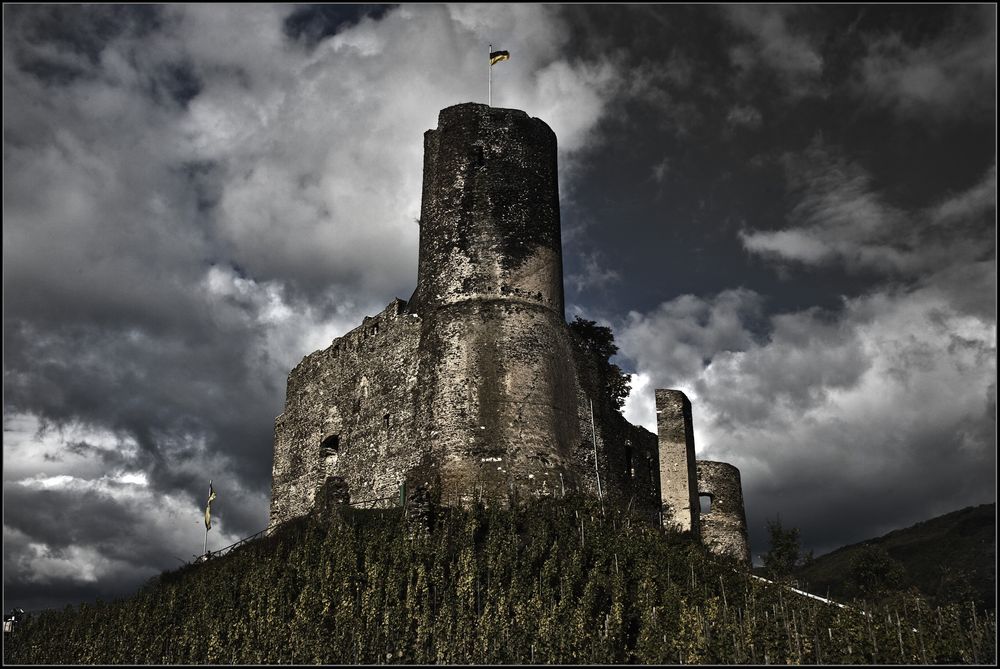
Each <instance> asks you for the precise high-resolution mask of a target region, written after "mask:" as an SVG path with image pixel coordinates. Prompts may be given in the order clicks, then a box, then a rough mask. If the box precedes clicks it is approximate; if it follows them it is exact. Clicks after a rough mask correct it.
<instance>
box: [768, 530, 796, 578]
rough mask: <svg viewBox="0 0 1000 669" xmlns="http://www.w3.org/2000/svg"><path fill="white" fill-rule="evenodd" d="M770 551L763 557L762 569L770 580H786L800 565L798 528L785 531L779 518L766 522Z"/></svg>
mask: <svg viewBox="0 0 1000 669" xmlns="http://www.w3.org/2000/svg"><path fill="white" fill-rule="evenodd" d="M767 534H768V540H769V545H770V550H768V552H767V553H766V554H765V555H764V569H765V570H766V571H767V573H768V575H769V576H770V577H771V578H774V579H778V580H784V579H788V578H789V577H790V576H791V574H792V570H793V569H795V567H796V566H797V565H798V564H799V563H800V561H801V556H800V548H799V528H797V527H791V528H789V529H787V530H786V529H785V528H784V527H782V525H781V518H780V517H779V518H777V519H776V520H769V521H767Z"/></svg>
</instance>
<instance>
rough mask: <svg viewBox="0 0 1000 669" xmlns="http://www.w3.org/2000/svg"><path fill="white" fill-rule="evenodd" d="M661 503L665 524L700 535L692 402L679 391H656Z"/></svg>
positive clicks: (660, 389) (659, 389) (661, 389)
mask: <svg viewBox="0 0 1000 669" xmlns="http://www.w3.org/2000/svg"><path fill="white" fill-rule="evenodd" d="M656 431H657V434H658V437H659V457H660V500H661V503H662V504H663V523H664V526H666V527H671V528H673V529H676V530H678V531H681V532H688V531H690V532H694V533H695V534H697V533H698V532H699V528H698V515H699V514H698V480H697V477H698V474H697V468H696V466H695V455H694V430H693V425H692V418H691V402H690V401H689V400H688V398H687V396H686V395H685V394H684V393H682V392H681V391H679V390H667V389H663V388H657V390H656Z"/></svg>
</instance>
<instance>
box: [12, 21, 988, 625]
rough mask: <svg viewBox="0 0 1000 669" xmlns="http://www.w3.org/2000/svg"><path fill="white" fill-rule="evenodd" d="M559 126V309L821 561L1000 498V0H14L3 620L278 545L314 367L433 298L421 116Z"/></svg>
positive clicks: (644, 399) (632, 401)
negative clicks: (422, 242)
mask: <svg viewBox="0 0 1000 669" xmlns="http://www.w3.org/2000/svg"><path fill="white" fill-rule="evenodd" d="M490 44H492V45H493V48H494V49H504V50H507V51H509V52H510V56H511V57H510V60H509V61H505V62H502V63H499V64H498V65H496V66H494V68H493V75H494V79H493V103H494V105H495V106H501V107H512V108H517V109H523V110H525V111H527V112H528V113H529V114H530V115H532V116H536V117H538V118H541V119H542V120H544V121H545V122H546V123H548V124H549V125H550V126H551V127H552V129H553V130H554V131H555V133H556V135H557V138H558V143H559V170H560V176H559V179H560V184H559V185H560V199H561V211H562V225H563V252H564V266H565V286H566V299H567V310H566V311H567V318H569V319H572V318H574V317H576V316H581V317H584V318H588V319H591V320H596V321H599V322H600V323H602V324H605V325H607V326H610V327H612V328H613V330H614V333H615V338H616V341H617V343H618V346H619V347H620V351H619V355H618V358H617V362H618V364H620V365H621V366H622V368H623V369H625V370H626V371H627V372H629V373H631V374H633V377H632V395H631V396H630V397H629V399H628V402H627V403H626V407H625V414H626V417H627V418H629V419H630V420H631V421H632V422H634V423H636V424H641V425H645V426H647V427H649V428H650V429H652V430H655V416H654V407H653V390H654V389H655V388H677V389H681V390H683V391H684V392H685V393H686V394H687V395H688V397H689V398H690V399H691V401H692V404H693V420H694V430H695V441H696V448H697V452H698V457H699V458H700V459H716V460H724V461H727V462H730V463H732V464H734V465H736V466H737V467H739V468H740V471H741V473H742V480H743V492H744V496H745V503H746V511H747V517H748V522H749V528H750V534H751V542H752V551H753V554H754V555H755V556H757V555H760V554H762V553H764V552H766V550H767V532H766V529H765V527H766V523H767V521H769V520H775V519H778V518H780V521H781V523H782V524H783V525H784V526H785V527H797V528H799V531H800V538H801V542H802V545H803V548H804V549H811V550H813V551H814V552H815V554H817V555H819V554H822V553H824V552H827V551H829V550H832V549H834V548H837V547H839V546H842V545H844V544H848V543H853V542H856V541H861V540H864V539H867V538H871V537H874V536H878V535H880V534H883V533H885V532H887V531H889V530H892V529H896V528H899V527H905V526H908V525H911V524H913V523H915V522H918V521H921V520H924V519H927V518H930V517H933V516H936V515H940V514H942V513H946V512H949V511H953V510H956V509H959V508H963V507H965V506H969V505H973V504H982V503H990V502H995V500H996V434H997V433H996V379H997V374H996V279H997V263H996V229H997V228H996V192H997V190H996V173H997V168H996V161H997V158H996V53H997V51H996V8H995V6H994V5H957V6H956V5H948V6H936V5H914V6H900V5H875V6H868V5H855V6H847V7H841V6H835V5H819V6H798V5H776V6H774V5H773V6H754V5H739V4H738V5H719V6H690V5H686V6H681V5H530V4H517V5H505V4H496V3H493V4H481V5H474V6H472V5H470V6H463V5H454V6H444V5H401V6H389V5H379V6H347V5H323V6H302V5H208V4H202V5H136V6H129V5H91V6H72V5H4V8H3V94H4V103H3V133H4V136H3V371H4V380H3V502H4V505H3V588H4V590H3V600H4V604H3V606H4V610H5V611H6V610H9V609H10V608H11V607H13V606H19V607H21V608H24V609H26V610H29V611H30V610H37V609H41V608H47V607H62V606H65V605H66V604H67V603H76V602H81V601H92V600H94V599H96V598H102V599H104V600H110V599H113V598H115V597H119V596H124V595H128V594H130V593H132V592H134V591H135V590H136V589H137V588H138V587H139V586H140V585H141V584H142V583H144V582H145V581H146V580H148V579H149V578H151V577H153V576H155V575H156V574H158V573H160V572H162V571H164V570H168V569H173V568H176V567H178V566H180V564H181V563H183V562H186V561H189V560H191V559H192V557H193V556H194V555H196V554H199V553H200V552H201V551H202V547H203V542H204V541H205V533H204V525H203V520H202V512H203V509H204V503H205V499H206V497H207V493H208V490H207V488H208V482H209V479H212V480H213V481H214V487H215V490H216V492H217V494H218V497H217V499H216V500H215V502H214V503H213V518H214V522H213V529H212V530H211V532H210V533H209V537H208V541H209V548H210V549H211V548H221V547H223V546H226V545H228V544H230V543H232V542H234V541H236V540H238V539H240V538H242V537H245V536H248V535H251V534H253V533H255V532H257V531H259V530H261V529H263V528H264V527H265V526H266V525H267V517H268V507H269V502H270V492H271V488H270V473H271V460H272V436H273V421H274V418H275V416H277V415H278V414H279V413H280V412H281V411H282V406H283V403H284V392H285V382H286V379H287V374H288V372H289V370H291V368H292V367H293V366H294V365H295V364H296V363H297V362H298V361H299V360H300V359H301V358H302V357H303V356H305V355H307V354H309V353H311V352H312V351H315V350H317V349H321V348H325V347H326V346H327V345H329V343H330V342H331V340H332V339H333V338H334V337H337V336H339V335H341V334H343V333H345V332H347V331H348V330H350V329H352V328H353V327H355V326H356V325H358V324H360V322H361V319H362V318H363V317H364V316H365V315H372V314H375V313H378V312H379V311H381V310H382V309H383V308H384V306H385V305H386V304H387V303H388V302H389V301H390V300H391V299H393V298H394V297H401V298H404V299H405V298H406V297H407V296H409V295H410V293H411V292H412V290H413V288H414V284H415V279H416V266H417V241H418V227H417V224H416V219H417V218H418V216H419V211H420V186H421V178H422V174H421V170H422V152H423V132H424V131H425V130H428V129H430V128H434V127H436V125H437V114H438V112H439V110H441V109H443V108H445V107H448V106H451V105H453V104H458V103H462V102H470V101H473V102H485V101H486V96H487V72H488V61H487V53H488V49H489V45H490Z"/></svg>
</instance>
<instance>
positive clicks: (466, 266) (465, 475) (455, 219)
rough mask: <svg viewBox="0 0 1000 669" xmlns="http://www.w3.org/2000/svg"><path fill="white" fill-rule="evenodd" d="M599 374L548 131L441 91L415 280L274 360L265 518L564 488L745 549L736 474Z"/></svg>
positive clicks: (677, 405) (686, 413)
mask: <svg viewBox="0 0 1000 669" xmlns="http://www.w3.org/2000/svg"><path fill="white" fill-rule="evenodd" d="M606 386H607V378H606V370H604V369H603V368H602V365H601V361H600V360H599V359H598V358H596V357H595V356H594V355H593V352H592V351H591V350H590V349H589V348H588V345H587V342H586V341H584V340H583V338H582V337H580V336H579V335H578V334H577V333H575V332H574V331H573V329H572V328H570V327H569V326H568V325H567V323H566V320H565V313H564V305H563V272H562V241H561V230H560V218H559V191H558V185H557V173H556V137H555V134H554V133H553V132H552V130H551V129H550V128H549V127H548V125H546V124H545V123H544V122H542V121H541V120H539V119H537V118H531V117H529V116H528V115H527V114H526V113H524V112H523V111H519V110H515V109H501V108H495V107H489V106H487V105H483V104H474V103H467V104H461V105H456V106H453V107H448V108H446V109H444V110H442V111H441V113H440V116H439V119H438V127H437V128H436V129H434V130H428V131H427V132H426V133H425V134H424V176H423V196H422V203H421V214H420V246H419V260H418V274H417V283H416V289H415V290H414V292H413V295H412V296H411V297H410V299H409V300H408V301H403V300H401V299H398V298H397V299H395V300H393V301H392V302H390V303H389V305H388V306H387V307H386V308H385V310H383V311H382V312H381V313H379V314H378V315H376V316H371V317H366V318H365V319H364V321H363V322H362V324H361V325H360V326H359V327H357V328H355V329H354V330H352V331H350V332H348V333H347V334H345V335H344V336H342V337H338V338H337V339H335V340H334V341H333V343H332V344H331V345H330V346H329V347H328V348H326V349H324V350H322V351H316V352H314V353H312V354H310V355H308V356H306V357H305V358H304V359H303V360H302V361H301V362H300V363H299V364H298V365H297V366H296V367H295V368H294V369H293V370H292V371H291V373H290V374H289V376H288V388H287V396H286V401H285V409H284V411H283V413H282V414H281V415H280V416H278V417H277V419H276V420H275V432H274V466H273V475H272V496H271V514H270V524H271V526H274V525H276V524H278V523H281V522H283V521H285V520H288V519H290V518H293V517H296V516H300V515H304V514H306V513H308V512H309V511H310V510H312V509H313V508H314V507H315V506H316V505H318V504H324V503H328V501H329V500H330V499H334V500H335V501H337V502H339V503H345V502H347V501H348V500H364V501H366V502H367V503H368V504H369V505H375V506H391V505H394V504H399V503H400V497H401V494H406V493H401V491H409V494H413V492H414V491H416V490H423V491H427V490H431V491H433V494H434V495H435V496H436V497H437V498H438V499H439V500H440V502H441V503H442V504H457V505H463V504H468V503H471V502H473V501H476V500H486V501H496V500H500V501H503V502H504V503H510V502H512V501H513V500H517V499H520V500H530V499H532V498H537V497H540V496H562V495H566V494H570V493H573V492H580V493H584V494H589V495H593V496H598V495H600V496H601V498H602V499H605V500H607V501H608V502H609V503H612V504H620V505H622V506H625V505H628V506H629V507H630V508H632V509H635V510H637V511H639V512H641V513H645V514H647V515H648V516H649V517H650V518H651V519H655V520H656V521H657V522H661V523H663V524H664V526H668V527H673V528H675V529H679V530H682V531H691V532H694V533H696V534H699V535H700V536H701V537H702V539H703V541H705V543H706V545H707V546H709V548H710V549H711V550H713V551H716V552H719V553H725V554H728V555H732V556H734V557H737V558H739V559H742V560H744V561H748V560H749V547H748V542H747V532H746V519H745V517H744V513H743V500H742V492H741V489H740V479H739V472H738V470H736V468H735V467H732V466H731V465H726V464H725V463H713V462H701V463H699V462H696V460H695V451H694V437H693V432H692V427H691V404H690V402H689V401H688V399H687V397H685V396H684V394H683V393H682V392H680V391H678V390H657V391H656V408H657V428H658V432H659V436H657V435H654V434H652V433H650V432H649V431H647V430H646V429H644V428H642V427H637V426H635V425H632V424H630V423H629V422H628V421H626V420H625V419H624V418H623V417H622V415H621V413H620V412H619V411H618V407H617V405H616V403H615V402H614V400H613V399H612V398H611V397H610V395H609V393H608V392H607V391H606ZM699 495H704V496H709V497H711V498H712V500H713V506H712V511H711V513H710V514H708V515H705V516H704V517H703V516H702V514H701V513H700V508H699Z"/></svg>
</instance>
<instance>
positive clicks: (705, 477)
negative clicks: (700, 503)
mask: <svg viewBox="0 0 1000 669" xmlns="http://www.w3.org/2000/svg"><path fill="white" fill-rule="evenodd" d="M697 464H698V494H699V495H708V496H709V497H710V498H711V502H710V509H709V512H708V513H702V514H701V518H700V520H701V540H702V543H704V544H705V546H706V547H707V548H708V549H709V550H710V551H712V552H713V553H717V554H719V555H728V556H730V557H733V558H735V559H737V560H740V561H742V562H744V563H746V564H750V541H749V538H748V535H747V518H746V512H745V510H744V508H743V484H742V482H741V481H740V470H739V469H737V468H736V467H734V466H733V465H731V464H728V463H726V462H713V461H711V460H699V461H698V463H697Z"/></svg>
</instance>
